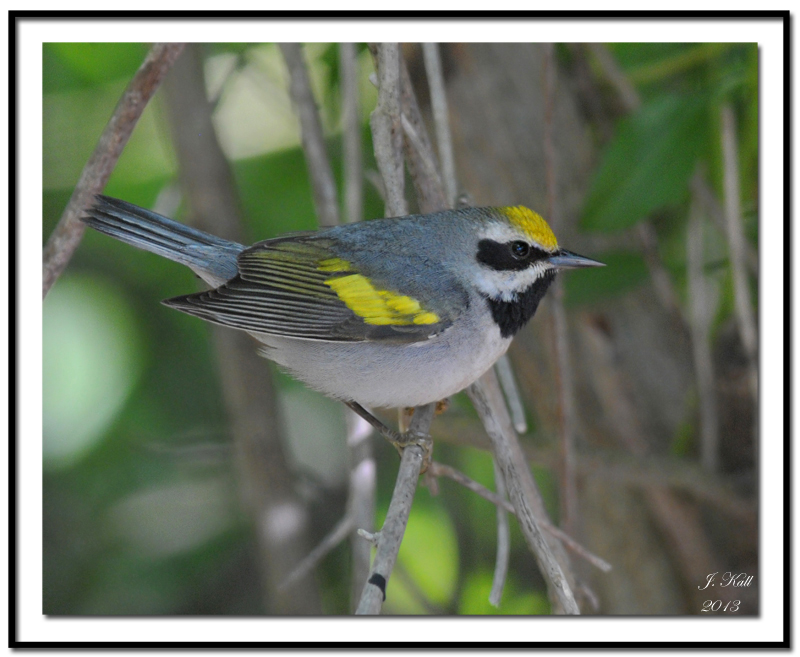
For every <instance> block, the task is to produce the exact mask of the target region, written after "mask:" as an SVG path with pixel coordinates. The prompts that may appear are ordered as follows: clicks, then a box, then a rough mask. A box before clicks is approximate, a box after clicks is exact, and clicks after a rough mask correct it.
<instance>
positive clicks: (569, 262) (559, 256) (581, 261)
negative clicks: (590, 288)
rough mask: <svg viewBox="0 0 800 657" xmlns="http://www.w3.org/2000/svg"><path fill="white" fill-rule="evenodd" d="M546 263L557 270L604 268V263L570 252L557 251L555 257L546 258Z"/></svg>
mask: <svg viewBox="0 0 800 657" xmlns="http://www.w3.org/2000/svg"><path fill="white" fill-rule="evenodd" d="M548 261H549V262H550V264H551V265H553V266H554V267H557V268H558V269H579V268H581V267H605V263H602V262H597V260H592V259H591V258H587V257H585V256H582V255H578V254H577V253H573V252H572V251H567V250H565V249H559V250H558V251H557V252H556V254H555V255H552V256H550V257H549V258H548Z"/></svg>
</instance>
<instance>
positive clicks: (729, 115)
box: [722, 105, 758, 470]
mask: <svg viewBox="0 0 800 657" xmlns="http://www.w3.org/2000/svg"><path fill="white" fill-rule="evenodd" d="M722 159H723V162H724V165H725V173H724V184H725V228H726V231H725V232H726V235H727V236H728V250H729V253H730V260H731V272H732V274H733V291H734V300H735V302H736V320H737V322H738V324H739V335H740V336H741V340H742V346H743V347H744V351H745V354H747V360H748V374H749V376H748V378H749V380H750V390H751V393H752V395H753V402H754V403H755V404H757V403H758V360H757V350H758V328H757V326H756V319H755V315H754V314H753V306H752V303H751V302H750V286H749V285H748V282H747V271H746V268H745V262H746V259H747V240H746V239H745V236H744V227H743V221H742V210H741V198H740V193H739V151H738V149H737V147H736V117H735V116H734V114H733V109H732V108H731V106H730V105H724V106H723V107H722ZM754 430H755V431H756V432H757V431H758V417H757V414H756V424H755V429H754ZM756 454H758V450H757V449H756ZM756 470H757V468H756Z"/></svg>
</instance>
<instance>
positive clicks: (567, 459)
mask: <svg viewBox="0 0 800 657" xmlns="http://www.w3.org/2000/svg"><path fill="white" fill-rule="evenodd" d="M544 48H545V56H544V167H545V180H546V186H547V215H548V218H549V219H550V222H551V224H552V225H553V227H554V229H555V230H556V232H558V229H559V227H560V224H561V211H560V210H561V209H560V205H559V204H558V197H557V179H558V171H557V166H556V153H555V143H554V141H553V132H554V112H555V99H556V65H555V48H554V46H553V44H552V43H549V44H546V45H545V46H544ZM553 288H554V289H553V294H552V296H551V297H550V309H551V311H552V313H551V321H552V332H553V341H554V350H553V351H554V354H555V362H554V368H553V370H554V375H555V388H556V394H557V399H558V430H559V446H560V451H561V464H560V465H561V467H560V468H559V470H560V471H561V524H562V525H563V526H564V527H566V528H567V531H568V532H572V533H574V532H575V528H576V527H577V524H578V485H577V478H576V474H575V426H576V424H577V422H576V419H575V393H574V390H573V385H572V370H571V365H570V356H569V342H568V331H569V329H568V326H567V316H566V313H565V311H564V287H563V283H562V281H561V280H560V279H558V280H556V282H555V285H554V286H553Z"/></svg>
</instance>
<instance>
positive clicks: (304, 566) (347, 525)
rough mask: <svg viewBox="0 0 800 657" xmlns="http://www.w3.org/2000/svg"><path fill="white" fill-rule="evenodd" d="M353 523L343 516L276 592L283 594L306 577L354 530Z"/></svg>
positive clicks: (347, 516)
mask: <svg viewBox="0 0 800 657" xmlns="http://www.w3.org/2000/svg"><path fill="white" fill-rule="evenodd" d="M355 526H356V525H355V522H354V521H353V518H352V517H351V516H350V515H348V514H345V515H344V516H343V517H342V519H341V520H339V522H338V523H336V526H335V527H334V528H333V529H331V531H330V532H328V535H327V536H325V538H323V539H322V540H321V541H320V542H319V544H318V545H317V547H315V548H314V549H313V550H311V552H309V553H308V554H307V555H306V557H305V559H303V560H302V561H301V562H300V563H299V564H298V565H297V567H296V568H295V569H294V570H293V571H292V572H291V573H289V575H288V576H287V577H286V579H284V580H283V581H282V582H281V583H280V584H279V585H278V591H279V592H284V591H287V590H288V589H289V587H291V585H292V584H294V583H295V582H296V581H298V580H300V579H302V578H303V577H305V576H306V575H308V574H309V573H310V572H311V571H312V570H313V569H314V568H316V566H317V564H318V563H319V562H320V561H322V560H323V559H324V558H325V557H326V556H327V555H328V553H329V552H331V551H332V550H333V549H335V548H336V547H337V546H338V545H339V543H341V542H342V541H343V540H344V539H346V538H347V536H348V535H349V534H350V533H351V532H352V531H353V530H354V529H355ZM360 540H361V542H362V543H365V544H366V545H367V547H369V543H366V541H364V539H360Z"/></svg>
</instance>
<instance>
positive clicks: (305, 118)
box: [279, 43, 339, 226]
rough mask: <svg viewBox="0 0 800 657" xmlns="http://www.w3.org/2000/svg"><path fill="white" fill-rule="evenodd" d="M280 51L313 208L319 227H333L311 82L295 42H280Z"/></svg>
mask: <svg viewBox="0 0 800 657" xmlns="http://www.w3.org/2000/svg"><path fill="white" fill-rule="evenodd" d="M279 45H280V49H281V53H282V54H283V59H284V60H285V61H286V67H287V68H288V69H289V79H290V84H289V95H290V96H291V97H292V102H293V103H294V106H295V109H296V111H297V116H298V118H299V119H300V133H301V135H302V140H303V152H304V153H305V156H306V164H307V165H308V173H309V175H310V176H311V188H312V191H313V193H314V205H315V206H316V208H317V216H318V217H319V224H320V226H336V225H337V224H338V223H339V204H338V202H337V200H336V183H335V181H334V179H333V172H332V171H331V164H330V161H329V160H328V150H327V148H326V147H325V136H324V135H323V133H322V123H321V122H320V119H319V112H318V110H317V104H316V102H315V101H314V94H313V92H312V91H311V81H310V80H309V78H308V70H307V69H306V63H305V61H304V59H303V51H302V48H301V46H300V44H299V43H281V44H279Z"/></svg>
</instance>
